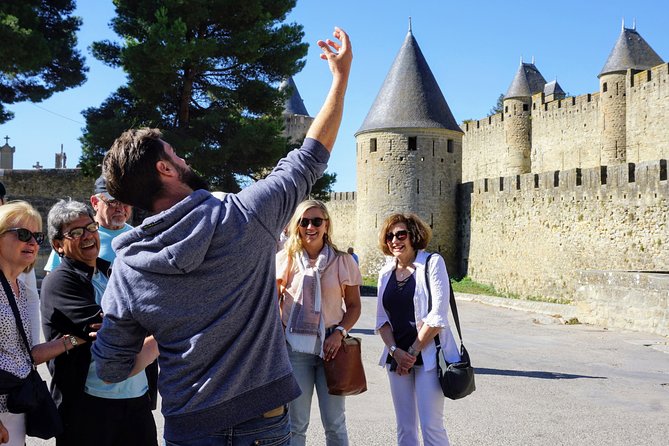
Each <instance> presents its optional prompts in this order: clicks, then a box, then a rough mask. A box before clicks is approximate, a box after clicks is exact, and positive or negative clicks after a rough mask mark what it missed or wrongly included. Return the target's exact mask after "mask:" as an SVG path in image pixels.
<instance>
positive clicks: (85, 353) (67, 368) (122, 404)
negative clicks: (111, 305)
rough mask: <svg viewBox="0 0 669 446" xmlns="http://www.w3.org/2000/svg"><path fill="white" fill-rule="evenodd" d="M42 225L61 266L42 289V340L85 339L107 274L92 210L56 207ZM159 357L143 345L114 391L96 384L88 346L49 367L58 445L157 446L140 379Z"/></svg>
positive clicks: (67, 204)
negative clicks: (58, 427) (60, 424)
mask: <svg viewBox="0 0 669 446" xmlns="http://www.w3.org/2000/svg"><path fill="white" fill-rule="evenodd" d="M47 223H48V232H49V239H50V240H51V246H52V247H53V249H54V250H55V251H56V252H57V253H58V255H59V256H61V264H60V266H58V268H56V269H55V270H53V271H52V272H51V274H49V275H48V276H47V277H46V278H45V279H44V282H43V284H42V296H41V297H42V323H43V329H44V336H45V337H46V338H47V339H52V338H57V337H59V336H60V334H61V333H64V332H71V333H75V334H76V335H77V336H80V337H83V338H87V339H88V338H89V337H90V336H91V334H90V333H91V331H92V330H95V329H96V328H97V327H98V326H99V324H100V323H101V322H102V310H101V308H100V301H101V299H102V295H103V294H104V290H105V288H106V286H107V278H108V276H109V274H110V271H111V270H110V263H109V262H108V261H106V260H103V259H101V258H98V254H99V252H100V238H99V236H98V223H97V222H96V221H95V220H94V219H93V211H92V209H91V208H89V207H88V206H87V205H85V204H84V203H80V202H77V201H72V200H68V201H66V200H60V201H59V202H57V203H56V204H54V205H53V207H52V208H51V210H50V211H49V217H48V222H47ZM157 356H158V353H157V345H156V344H155V341H154V340H153V338H152V337H149V338H147V342H145V345H144V349H142V350H141V352H139V355H138V356H137V359H136V361H135V365H134V368H133V372H132V373H131V377H130V378H128V379H126V380H125V381H122V382H120V383H114V384H109V383H106V382H104V381H102V380H101V379H100V378H98V376H97V374H96V371H95V363H94V362H93V360H92V358H91V351H90V347H89V346H88V345H86V346H84V348H81V349H78V350H77V351H76V352H72V353H70V354H69V355H63V356H61V357H58V358H56V359H54V360H53V361H50V362H49V371H50V372H51V375H52V385H51V393H52V396H53V397H54V400H55V401H56V405H57V406H58V411H59V412H60V414H61V416H62V418H63V424H64V425H65V431H64V432H63V434H62V435H60V436H58V437H56V444H57V445H58V446H65V445H67V446H78V445H82V446H83V445H90V444H96V445H102V446H104V445H109V446H111V445H120V444H122V445H124V446H133V445H137V446H144V445H146V446H151V445H157V434H156V425H155V422H154V419H153V415H152V414H151V401H150V398H149V396H148V394H147V391H148V382H147V377H146V374H144V373H139V372H140V371H142V370H144V368H145V367H146V366H147V365H148V364H149V363H151V362H152V361H153V360H154V359H155V358H156V357H157Z"/></svg>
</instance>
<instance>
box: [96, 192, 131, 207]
mask: <svg viewBox="0 0 669 446" xmlns="http://www.w3.org/2000/svg"><path fill="white" fill-rule="evenodd" d="M98 198H99V199H100V200H101V201H104V203H105V204H106V205H107V206H111V207H113V208H120V207H121V206H125V203H122V202H120V201H118V200H107V199H106V198H105V197H103V196H102V195H98Z"/></svg>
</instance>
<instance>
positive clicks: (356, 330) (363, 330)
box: [349, 328, 374, 335]
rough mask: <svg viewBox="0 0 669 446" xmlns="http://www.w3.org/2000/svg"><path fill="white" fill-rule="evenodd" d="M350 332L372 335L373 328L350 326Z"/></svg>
mask: <svg viewBox="0 0 669 446" xmlns="http://www.w3.org/2000/svg"><path fill="white" fill-rule="evenodd" d="M349 333H351V334H362V335H373V334H374V330H372V329H371V328H351V330H350V331H349Z"/></svg>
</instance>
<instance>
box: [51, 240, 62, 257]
mask: <svg viewBox="0 0 669 446" xmlns="http://www.w3.org/2000/svg"><path fill="white" fill-rule="evenodd" d="M51 247H52V248H53V250H54V251H56V252H57V253H58V255H60V256H62V255H63V241H62V240H61V239H53V240H51Z"/></svg>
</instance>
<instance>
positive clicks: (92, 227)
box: [63, 221, 99, 240]
mask: <svg viewBox="0 0 669 446" xmlns="http://www.w3.org/2000/svg"><path fill="white" fill-rule="evenodd" d="M98 226H99V225H98V222H96V221H94V222H91V223H89V224H87V225H86V226H81V227H79V228H74V229H70V230H69V231H67V232H63V237H65V238H69V239H72V240H74V239H78V238H79V237H81V236H82V235H84V232H85V231H88V232H90V233H91V234H95V233H96V232H98Z"/></svg>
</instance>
